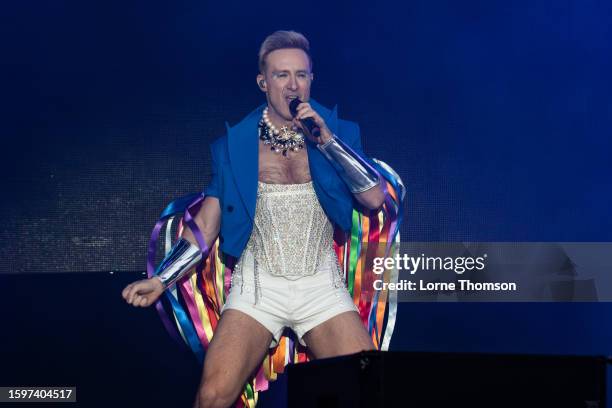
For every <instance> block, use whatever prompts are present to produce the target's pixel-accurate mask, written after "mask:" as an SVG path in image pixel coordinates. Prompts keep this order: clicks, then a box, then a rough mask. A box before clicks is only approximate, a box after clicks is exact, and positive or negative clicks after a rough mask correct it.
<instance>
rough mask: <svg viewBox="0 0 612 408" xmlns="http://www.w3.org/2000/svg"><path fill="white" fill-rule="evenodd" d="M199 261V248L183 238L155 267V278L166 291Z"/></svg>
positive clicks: (200, 252) (200, 256) (200, 257)
mask: <svg viewBox="0 0 612 408" xmlns="http://www.w3.org/2000/svg"><path fill="white" fill-rule="evenodd" d="M201 260H202V251H200V248H198V246H197V245H194V244H192V243H191V242H189V241H187V240H186V239H184V238H179V239H178V241H176V242H175V243H174V245H173V246H172V248H171V249H170V252H168V254H167V255H166V257H165V258H164V259H163V260H162V261H161V263H160V264H159V265H158V266H157V269H156V270H155V276H157V277H158V278H159V280H161V282H162V284H163V285H164V289H167V288H168V287H170V286H172V285H174V284H175V283H176V281H177V280H179V279H180V278H182V277H183V276H184V275H185V274H186V273H187V272H188V271H189V270H191V268H193V267H194V266H195V265H197V264H198V263H199V262H200V261H201Z"/></svg>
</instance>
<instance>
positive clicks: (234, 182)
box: [204, 99, 363, 258]
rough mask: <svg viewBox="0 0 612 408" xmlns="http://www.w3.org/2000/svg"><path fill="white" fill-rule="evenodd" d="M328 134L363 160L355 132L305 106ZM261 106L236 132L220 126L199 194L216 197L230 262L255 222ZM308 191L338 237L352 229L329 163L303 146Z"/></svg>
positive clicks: (345, 193) (346, 196) (349, 206)
mask: <svg viewBox="0 0 612 408" xmlns="http://www.w3.org/2000/svg"><path fill="white" fill-rule="evenodd" d="M310 103H311V105H312V107H313V108H314V109H315V110H316V111H317V112H318V113H319V114H320V115H321V116H322V117H323V119H324V120H325V123H326V124H327V126H328V127H329V129H330V130H331V131H332V132H333V133H334V134H335V135H336V136H337V137H339V138H341V139H342V140H343V141H344V142H345V143H346V144H348V145H349V146H350V147H351V148H352V149H353V150H355V151H356V152H357V153H359V154H360V155H362V156H363V150H362V147H361V139H360V136H359V126H358V125H357V124H356V123H354V122H349V121H346V120H341V119H338V114H337V108H334V109H333V110H331V111H330V110H329V109H327V108H325V107H324V106H321V105H319V104H318V103H317V102H316V101H314V100H312V99H311V100H310ZM265 106H266V105H265V104H264V105H261V106H259V107H258V108H257V109H255V110H254V111H253V112H251V113H250V114H248V115H247V116H246V117H245V118H244V119H243V120H242V121H241V122H239V123H238V124H237V125H236V126H234V127H230V126H229V125H228V124H227V123H226V128H227V134H226V135H225V136H222V137H221V138H219V139H217V140H215V141H214V142H213V143H212V144H211V153H212V180H211V182H210V185H209V186H208V188H206V189H205V191H204V193H205V194H206V195H207V196H213V197H217V198H218V199H219V204H220V206H221V231H220V234H219V242H220V245H221V247H220V248H221V250H222V251H223V252H225V253H226V254H229V255H232V256H234V257H236V258H238V257H240V254H242V251H243V250H244V248H245V246H246V244H247V242H248V240H249V237H250V236H251V231H252V229H253V219H254V217H255V203H256V201H257V181H258V175H259V169H258V166H259V160H258V159H259V155H258V152H259V137H258V133H257V124H258V122H259V119H260V118H261V115H262V112H263V109H264V108H265ZM306 149H307V153H308V163H309V167H310V174H311V177H312V181H313V185H314V190H315V192H316V193H317V197H318V198H319V202H320V203H321V207H322V208H323V210H324V211H325V213H326V214H327V216H328V217H329V219H330V220H331V221H332V222H333V223H335V224H336V225H337V226H339V227H340V228H342V229H343V230H344V231H349V230H350V228H351V224H352V211H353V206H354V204H355V202H354V197H353V195H352V194H351V192H350V191H349V189H348V187H347V186H346V184H344V182H343V181H342V179H340V177H339V176H338V174H337V173H336V170H335V169H334V168H333V167H332V166H331V164H330V163H329V161H328V160H327V159H326V158H325V157H324V156H323V155H322V154H321V152H319V150H318V149H317V148H316V146H314V145H313V144H312V143H309V142H307V143H306Z"/></svg>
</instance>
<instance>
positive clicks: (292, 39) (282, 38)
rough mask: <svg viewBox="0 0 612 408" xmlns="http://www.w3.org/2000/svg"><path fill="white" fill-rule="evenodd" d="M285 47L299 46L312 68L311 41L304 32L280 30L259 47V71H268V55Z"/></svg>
mask: <svg viewBox="0 0 612 408" xmlns="http://www.w3.org/2000/svg"><path fill="white" fill-rule="evenodd" d="M285 48H297V49H300V50H302V51H304V52H305V53H306V55H307V56H308V61H309V62H310V68H311V69H312V58H311V57H310V43H309V42H308V39H306V37H304V35H303V34H301V33H298V32H297V31H285V30H279V31H275V32H274V33H272V34H270V35H269V36H267V37H266V39H265V40H264V41H263V42H262V43H261V47H259V71H260V72H261V73H262V74H263V73H264V72H265V71H266V57H267V56H268V54H270V53H271V52H272V51H276V50H282V49H285Z"/></svg>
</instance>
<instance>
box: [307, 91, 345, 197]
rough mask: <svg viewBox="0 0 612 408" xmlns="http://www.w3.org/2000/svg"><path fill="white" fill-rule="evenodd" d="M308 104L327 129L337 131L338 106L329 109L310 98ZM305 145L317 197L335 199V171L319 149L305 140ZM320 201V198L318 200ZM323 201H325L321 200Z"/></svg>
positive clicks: (336, 191) (335, 132)
mask: <svg viewBox="0 0 612 408" xmlns="http://www.w3.org/2000/svg"><path fill="white" fill-rule="evenodd" d="M310 104H311V105H312V107H313V109H314V110H315V111H317V112H319V114H320V115H321V117H322V118H323V120H324V121H325V123H326V124H327V127H328V128H329V130H331V132H332V133H334V134H337V133H338V109H337V108H338V107H337V106H335V107H334V109H332V110H331V111H330V110H329V109H327V108H325V107H324V106H322V105H320V104H319V103H317V102H316V101H314V100H312V99H311V100H310ZM306 147H307V150H308V164H309V167H310V174H311V176H312V180H313V184H314V187H315V191H316V192H317V195H318V196H319V198H323V197H324V196H327V197H330V198H332V199H335V195H336V194H338V193H339V191H338V189H337V188H335V186H334V184H335V181H336V179H337V175H336V171H335V170H334V168H333V167H332V165H331V164H330V163H329V161H328V160H327V159H326V158H325V156H323V154H321V152H320V151H319V149H317V147H316V146H315V145H314V144H313V143H311V142H307V143H306ZM320 201H321V200H320ZM323 202H325V201H323Z"/></svg>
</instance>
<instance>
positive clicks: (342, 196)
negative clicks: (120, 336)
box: [122, 31, 388, 408]
mask: <svg viewBox="0 0 612 408" xmlns="http://www.w3.org/2000/svg"><path fill="white" fill-rule="evenodd" d="M259 69H260V72H259V74H258V75H257V86H258V87H259V89H260V90H261V91H262V92H263V93H264V94H265V95H266V103H265V104H264V105H262V106H260V107H259V108H257V109H256V110H254V111H253V112H252V113H250V114H249V115H248V116H247V117H245V118H244V119H243V120H242V121H241V122H240V123H238V124H237V125H236V126H234V127H232V128H229V127H228V131H227V135H225V136H223V137H221V138H220V139H218V140H216V141H215V142H214V143H213V144H212V146H211V150H212V159H213V164H212V170H213V178H212V181H211V183H210V185H209V186H208V188H207V189H206V191H205V193H204V195H203V196H204V200H203V202H202V204H201V206H200V207H199V210H198V211H197V214H196V215H195V217H194V221H195V225H196V228H195V229H199V233H201V237H202V238H203V242H202V241H201V240H198V239H197V236H196V235H197V234H194V232H193V231H192V229H194V228H184V229H183V231H182V233H181V238H180V239H179V240H178V241H177V243H176V244H175V245H174V247H173V248H172V250H171V251H170V252H169V254H168V255H167V256H166V258H165V259H164V261H162V263H161V264H160V266H159V267H158V268H157V274H156V275H155V276H153V277H152V278H150V279H147V280H141V281H137V282H134V283H131V284H130V285H128V286H127V287H126V288H125V289H124V290H123V292H122V295H123V297H124V298H125V300H126V301H127V302H128V303H129V304H131V305H133V306H137V307H143V306H149V305H151V304H153V303H154V302H155V301H156V300H157V299H158V298H159V297H160V295H161V294H162V293H163V292H164V291H165V290H166V289H167V288H169V287H172V285H174V284H175V283H176V282H177V281H179V280H180V279H188V277H186V275H187V276H188V275H189V273H188V271H190V270H194V268H193V267H194V266H195V265H198V264H200V263H201V261H202V258H203V257H206V256H207V255H208V253H209V249H210V248H211V247H213V245H214V243H215V241H217V240H218V246H219V249H218V250H219V252H220V253H223V254H225V255H227V256H230V257H234V258H235V259H237V262H236V263H235V266H234V267H233V272H232V274H231V289H230V290H229V294H228V296H227V298H226V299H225V300H224V304H223V306H222V310H221V317H220V319H219V321H218V323H217V324H216V327H214V337H212V340H211V341H210V344H208V348H207V350H206V358H205V360H204V369H203V374H202V380H201V384H200V388H199V392H198V395H197V398H196V403H195V406H196V407H200V408H215V407H228V406H231V405H232V404H233V403H234V401H236V399H237V398H238V397H239V395H240V393H241V390H243V388H244V386H245V383H246V382H247V381H248V380H249V379H250V378H251V377H252V376H253V373H254V372H256V369H257V367H258V366H260V365H261V364H262V361H263V360H264V358H265V357H266V355H267V354H268V353H269V352H270V351H269V349H274V348H275V347H276V346H277V345H278V343H279V341H280V339H281V337H282V335H283V331H284V329H285V328H290V329H291V330H293V332H294V333H295V335H296V338H297V340H298V341H299V343H300V344H301V345H303V346H306V347H307V348H308V350H309V352H310V354H311V356H312V357H314V358H325V357H332V356H338V355H345V354H351V353H356V352H359V351H361V350H370V349H374V348H375V345H374V343H373V341H372V336H371V335H370V333H368V330H366V327H365V326H364V319H363V316H360V314H359V313H358V312H359V310H358V308H357V307H356V306H355V302H354V300H353V298H351V295H350V294H349V292H348V291H347V288H346V286H345V285H346V277H345V274H344V272H343V267H342V266H341V265H340V263H339V259H338V256H337V252H336V251H335V250H334V237H335V235H334V228H336V229H337V230H339V231H341V232H342V231H344V232H348V231H350V230H351V228H352V226H353V223H354V218H353V217H354V215H353V214H354V210H355V209H359V210H360V211H362V212H366V213H373V214H374V213H377V210H378V209H379V208H381V206H383V204H384V203H385V199H386V197H387V196H386V194H388V193H387V188H386V186H387V182H386V181H385V178H384V177H383V176H382V175H381V171H379V170H380V167H378V166H377V165H375V164H374V163H373V162H371V161H369V160H367V159H365V158H364V157H365V156H364V154H363V152H362V149H361V141H360V135H359V127H358V125H357V124H355V123H352V122H349V121H345V120H340V119H338V118H337V116H336V111H335V110H334V111H330V110H328V109H326V108H325V107H323V106H321V105H319V104H317V103H316V102H315V101H313V100H311V99H310V86H311V84H312V81H313V73H312V60H311V57H310V53H309V43H308V40H307V39H306V38H305V37H304V36H303V35H302V34H299V33H297V32H294V31H277V32H275V33H273V34H271V35H270V36H268V37H267V38H266V39H265V41H264V42H263V43H262V45H261V48H260V51H259ZM295 99H298V100H299V101H301V103H299V104H298V105H297V109H296V111H294V112H293V113H294V114H295V115H293V114H292V111H291V109H290V105H291V102H292V101H293V100H295ZM296 103H297V102H294V104H296ZM309 118H310V120H311V125H310V127H311V128H312V129H309V126H307V125H306V123H307V119H309ZM312 122H314V127H313V126H312ZM192 225H193V224H192ZM203 246H205V248H201V247H203ZM200 248H201V249H200ZM177 286H178V285H177Z"/></svg>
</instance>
